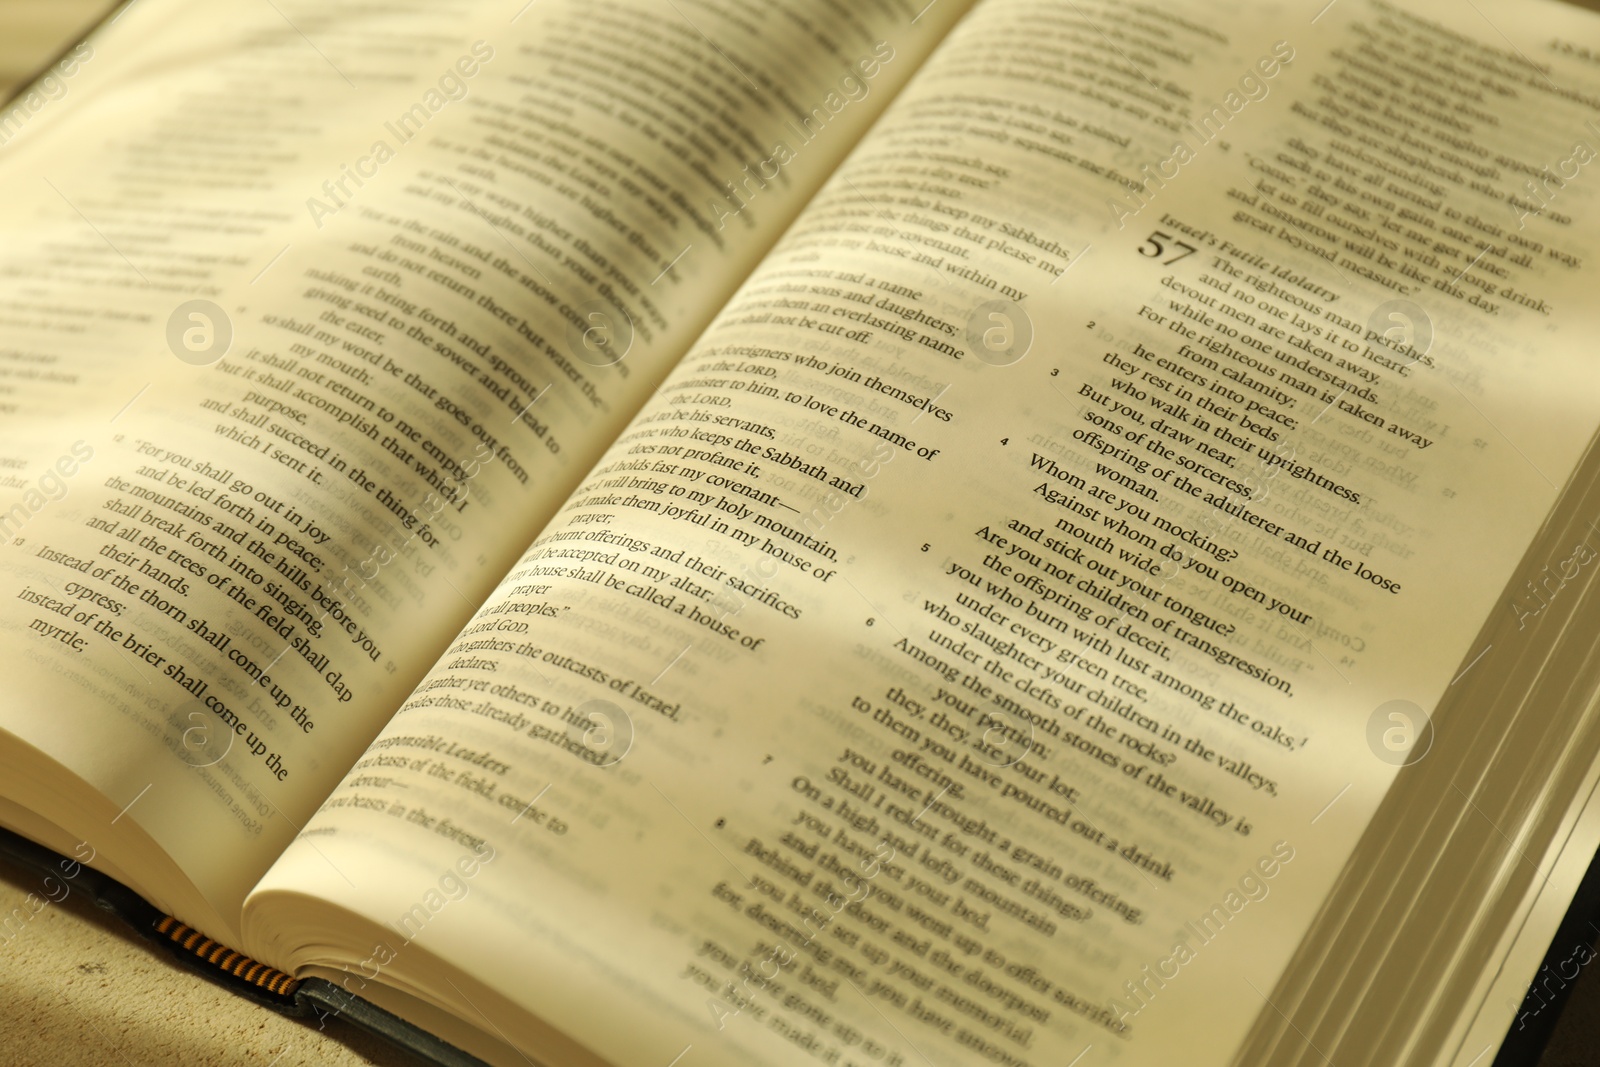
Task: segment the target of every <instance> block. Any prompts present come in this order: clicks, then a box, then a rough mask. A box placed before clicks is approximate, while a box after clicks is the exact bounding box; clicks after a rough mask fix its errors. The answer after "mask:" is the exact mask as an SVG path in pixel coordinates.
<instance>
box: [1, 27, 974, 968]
mask: <svg viewBox="0 0 1600 1067" xmlns="http://www.w3.org/2000/svg"><path fill="white" fill-rule="evenodd" d="M912 14H914V13H912ZM904 17H908V16H906V15H904V14H902V13H901V12H899V10H898V9H897V8H893V7H892V5H881V6H871V7H868V8H865V9H862V10H859V11H856V12H854V13H853V14H840V15H839V17H838V18H836V19H833V20H832V21H830V23H829V25H828V27H827V28H826V29H824V28H823V27H822V25H821V22H820V21H819V20H820V15H819V14H818V13H817V12H816V11H813V10H812V9H811V7H810V6H808V5H805V4H795V5H788V6H777V7H771V8H768V9H766V10H765V11H763V12H762V13H761V14H759V15H752V14H741V13H739V12H738V11H736V10H735V9H733V8H731V7H727V6H725V5H720V4H683V5H679V7H678V8H674V7H673V6H672V5H667V6H665V7H663V6H661V5H658V4H644V3H605V4H598V5H596V4H576V3H570V4H560V3H558V4H540V5H515V4H513V5H507V4H502V3H487V2H485V3H453V4H447V5H434V4H430V5H426V6H425V7H424V8H419V9H416V10H398V9H397V10H392V11H391V10H387V9H384V10H380V9H374V8H366V9H361V10H360V11H352V10H342V9H340V8H337V7H331V8H330V7H328V6H327V5H320V4H284V5H278V6H274V5H271V4H269V5H264V6H262V7H261V8H260V9H259V10H254V9H253V10H252V11H251V12H250V13H249V14H248V16H247V17H244V18H243V20H242V21H241V17H240V16H239V15H238V14H237V13H235V12H232V11H231V10H229V11H226V12H224V11H222V10H210V9H204V10H201V11H199V12H196V11H193V10H191V8H190V7H189V6H188V5H180V4H177V3H166V2H159V0H158V2H151V3H146V4H142V5H140V6H139V7H138V8H137V9H129V10H126V11H124V13H123V14H122V15H121V16H119V19H118V20H117V21H116V22H115V23H113V24H111V25H108V26H106V27H105V28H103V30H102V32H100V33H98V34H97V35H96V36H95V37H94V38H93V39H92V40H91V41H88V42H85V43H84V44H83V45H82V46H80V48H79V49H78V50H77V51H76V52H75V53H74V55H73V57H72V59H73V62H71V63H70V64H58V67H57V69H56V70H55V71H54V72H53V73H52V75H51V76H50V78H49V79H48V80H47V81H44V82H41V83H40V85H39V86H38V87H36V89H35V90H34V91H32V92H31V93H30V94H28V95H25V96H24V97H23V98H22V99H21V102H20V103H19V104H18V105H16V106H15V107H13V108H12V109H11V110H10V111H8V112H7V113H6V114H5V122H6V125H5V126H4V128H3V134H4V138H5V140H4V143H3V144H0V182H3V184H4V190H5V193H6V195H5V197H4V198H3V204H4V207H3V208H0V211H3V213H4V214H3V222H4V225H5V227H6V232H7V242H6V247H5V250H4V253H3V264H4V265H3V267H0V270H3V271H4V274H5V277H6V289H5V292H4V307H3V311H0V314H3V316H4V320H5V323H6V339H5V343H4V345H3V346H0V373H3V374H4V382H5V392H4V394H3V396H0V404H3V406H4V411H5V421H4V423H3V425H0V467H3V471H4V474H3V478H4V482H3V484H4V491H5V494H6V496H5V499H4V502H3V505H4V506H3V508H0V533H3V535H4V537H3V540H4V542H5V548H4V552H3V554H0V569H3V575H4V577H3V578H0V584H3V585H4V597H3V602H4V603H5V604H8V605H10V607H9V608H8V609H7V610H6V611H5V612H4V613H3V617H0V655H3V656H4V658H5V660H6V662H7V663H8V665H9V666H10V668H11V670H12V676H11V693H12V697H11V699H9V700H8V701H7V702H6V705H5V708H4V710H0V727H3V729H4V731H6V733H5V735H4V736H5V741H4V744H3V745H0V748H3V749H4V755H3V756H0V760H3V761H4V763H5V765H6V766H7V768H8V771H7V773H6V774H5V775H3V776H0V781H4V782H5V783H7V784H6V785H5V786H3V787H0V789H4V790H6V791H7V795H8V796H10V798H11V799H13V800H16V801H18V802H20V803H23V804H25V805H27V806H31V807H34V808H35V809H36V810H38V811H39V812H40V814H42V815H44V816H45V817H46V818H47V819H49V820H51V821H53V822H54V823H56V824H57V825H58V826H60V827H61V828H62V835H63V837H64V839H65V840H69V841H71V840H77V839H79V838H81V839H83V841H84V843H85V845H86V847H87V848H89V849H93V850H95V852H96V854H97V855H99V854H104V855H105V856H106V857H107V862H108V863H111V864H114V865H116V866H117V867H118V869H120V870H123V871H126V872H128V873H129V874H130V875H131V876H132V880H133V882H134V884H135V887H136V888H138V889H140V890H141V891H142V892H144V893H146V894H147V895H149V896H150V897H151V898H152V899H153V900H154V901H155V902H156V903H157V904H158V905H160V906H162V907H164V908H168V909H170V910H173V911H175V912H177V914H178V915H179V916H180V917H182V918H184V919H185V920H187V921H189V922H191V923H193V924H195V925H197V926H200V927H201V928H203V929H205V930H207V931H208V932H209V933H212V934H213V935H214V936H216V937H218V938H220V939H223V940H232V941H235V942H236V941H237V919H238V908H239V906H240V904H241V903H242V900H243V897H244V893H245V891H246V890H247V889H248V888H249V887H250V886H251V885H252V884H254V882H255V881H256V879H257V878H258V877H259V876H260V874H261V873H262V872H263V871H264V870H265V869H266V867H267V865H268V864H269V863H270V862H271V860H272V859H273V858H274V857H275V856H276V855H277V854H278V852H279V851H281V849H282V847H283V845H284V844H285V843H286V842H287V841H288V839H289V838H290V837H291V836H292V835H293V834H294V833H295V832H296V831H297V830H298V829H299V828H300V827H302V826H303V825H304V822H305V819H306V818H307V816H308V815H309V814H310V813H311V812H312V811H313V810H314V809H315V808H316V806H317V805H318V804H319V803H321V801H322V800H323V799H324V798H325V797H326V795H327V793H328V791H329V790H330V789H331V788H332V786H333V785H334V783H335V782H337V781H338V779H339V778H341V777H342V776H343V775H344V774H345V773H346V772H347V771H348V770H349V768H350V765H351V764H352V763H353V762H354V761H355V759H356V757H357V756H358V755H359V754H360V752H361V751H362V750H363V749H364V748H365V746H366V744H367V743H368V742H369V741H370V740H371V739H372V737H373V736H374V734H375V732H376V730H377V729H378V727H379V726H380V725H381V724H382V723H383V722H384V721H385V720H386V719H387V718H388V716H389V715H390V714H391V713H392V712H393V710H394V709H395V708H396V707H397V706H398V704H399V702H400V699H401V698H402V697H403V696H404V694H406V693H407V692H409V691H411V690H412V689H413V688H414V686H415V685H416V683H417V681H418V680H419V678H420V677H421V675H422V673H423V672H424V671H425V670H426V669H427V667H428V666H429V665H430V664H432V662H433V661H434V659H435V658H436V657H437V656H438V655H439V653H440V652H441V651H442V649H443V648H444V646H445V645H446V644H447V643H448V642H449V640H450V639H451V638H452V637H453V636H454V635H455V634H456V632H457V631H458V630H459V629H460V627H461V625H462V624H463V623H464V622H465V621H466V619H467V618H468V617H469V616H470V614H471V612H472V610H473V609H474V608H476V607H477V606H478V605H479V604H480V603H481V601H482V599H483V597H484V596H485V595H486V594H487V592H488V591H489V589H490V588H491V587H492V586H493V584H494V583H495V582H496V581H497V580H498V579H499V578H500V577H501V576H502V575H503V574H504V573H505V572H506V570H507V568H508V567H509V566H510V565H511V564H512V563H513V562H514V561H515V560H516V558H517V557H518V556H519V555H520V553H521V552H522V551H523V550H525V549H526V548H527V545H528V543H529V541H531V539H532V538H533V536H534V534H535V533H536V532H537V530H538V529H539V528H540V527H541V526H542V525H543V524H544V522H545V521H546V519H547V518H548V517H549V515H550V514H551V513H552V512H553V511H554V510H555V508H556V507H557V506H558V505H559V503H560V502H561V501H562V500H563V499H564V498H565V497H566V495H567V493H568V491H569V490H570V489H571V488H572V487H573V486H574V485H575V484H576V483H577V481H578V479H579V478H580V477H581V476H582V475H583V473H584V472H585V471H587V470H588V469H589V467H590V466H592V464H593V462H594V461H595V459H596V458H597V457H598V455H599V454H600V452H601V450H602V449H603V448H604V447H605V446H606V445H607V444H609V443H610V441H611V439H612V438H614V437H615V435H616V434H617V432H618V431H619V430H620V429H621V428H622V426H624V425H625V423H626V421H627V420H628V418H630V417H631V416H632V414H633V413H634V412H635V411H636V410H637V409H638V407H639V406H640V405H641V404H642V403H643V402H644V400H645V399H646V398H647V397H648V395H649V394H650V392H651V390H652V388H653V387H654V386H655V385H656V384H657V383H658V382H659V381H660V379H661V378H662V376H663V375H664V374H665V373H666V371H667V370H668V369H669V368H670V366H671V365H672V364H673V362H674V361H675V360H676V359H677V358H679V357H680V356H681V355H682V354H683V352H684V351H685V350H686V349H687V347H688V344H689V342H690V340H691V339H692V338H693V337H694V336H695V335H696V334H698V333H699V332H700V330H701V329H702V328H703V327H704V325H705V324H706V323H707V322H708V321H709V319H710V318H711V316H712V314H713V313H714V312H715V311H716V309H717V308H718V307H720V306H721V305H722V304H723V303H724V302H725V300H726V299H727V297H728V295H729V294H730V293H731V292H732V291H733V289H734V287H735V286H736V285H737V284H738V283H739V282H740V281H741V280H742V279H743V278H744V276H745V275H746V274H747V273H748V272H749V270H750V269H751V267H752V266H753V265H754V263H755V261H756V260H757V259H758V258H759V256H760V255H761V254H762V253H763V252H764V251H765V250H766V249H767V248H769V247H770V246H771V245H772V243H773V242H774V241H775V240H776V239H777V237H778V235H779V233H780V232H781V230H782V228H783V227H784V226H785V225H786V224H787V222H788V221H789V220H790V219H791V218H792V217H793V215H794V214H795V213H796V212H797V211H798V210H799V208H800V206H801V205H802V204H803V203H804V202H805V200H806V199H807V198H808V196H809V194H810V193H811V192H812V191H814V189H815V188H816V187H817V186H818V185H819V184H820V181H821V180H822V178H823V177H824V176H825V175H826V174H827V173H828V172H829V171H830V170H831V169H832V168H833V166H834V165H835V164H836V163H837V162H838V161H839V160H840V159H841V158H842V157H843V154H844V152H845V151H846V150H847V149H848V147H849V146H850V145H851V144H852V143H853V142H854V140H855V139H856V138H857V137H858V135H859V134H860V132H861V131H862V130H864V129H865V128H866V126H867V125H868V124H870V122H871V121H872V119H873V118H874V117H875V116H876V115H877V114H878V113H879V112H880V111H881V110H882V109H883V106H884V105H885V104H886V103H887V101H888V99H889V98H890V97H891V96H893V94H894V92H895V91H896V89H897V88H898V86H899V85H900V84H902V83H903V82H904V81H905V79H906V78H907V76H908V75H909V73H910V69H911V67H913V66H914V65H915V64H916V62H917V61H918V59H919V58H920V57H919V53H918V50H919V48H920V49H921V51H922V52H924V53H925V52H926V50H927V48H928V47H929V45H930V44H931V42H932V41H934V40H936V39H937V37H938V34H939V32H940V27H941V26H944V25H948V22H949V21H950V17H953V16H947V15H946V14H945V13H940V15H939V16H938V17H937V18H932V17H930V18H928V19H924V20H922V22H921V24H920V26H919V27H918V32H917V34H916V35H914V36H910V37H906V38H903V39H902V40H901V41H900V45H901V48H900V49H899V50H897V47H896V46H895V45H891V44H890V43H889V41H888V40H887V26H888V25H889V24H890V23H891V22H893V23H899V22H900V21H902V20H903V18H904ZM797 34H798V35H800V36H801V38H802V39H804V40H805V41H807V42H808V43H807V47H806V48H804V49H802V50H794V49H792V48H791V47H790V44H791V43H792V39H793V37H794V35H797ZM802 101H805V102H812V103H814V105H815V106H814V107H812V106H807V107H801V106H800V102H802ZM46 760H49V761H56V763H58V764H59V765H60V767H61V768H64V770H52V771H48V772H46V771H45V770H43V769H42V768H44V767H47V766H53V765H52V764H48V763H47V762H46ZM24 768H26V770H25V771H24ZM67 772H70V773H71V774H72V775H73V776H74V777H73V778H71V779H70V783H71V784H70V785H69V784H68V779H66V778H65V777H64V774H65V773H67ZM51 798H54V799H51ZM146 834H147V835H148V836H149V838H151V839H153V841H154V843H155V847H154V848H152V847H150V842H149V841H146V840H143V839H142V835H146ZM135 838H141V839H140V840H137V841H135ZM167 857H171V859H172V860H173V861H175V862H176V864H177V867H178V868H179V869H180V870H181V872H182V873H183V875H184V876H186V878H187V879H188V880H189V881H190V882H192V887H191V888H192V889H193V892H190V891H189V889H186V888H185V887H183V886H177V885H174V884H173V880H172V877H171V872H170V871H169V870H168V867H169V864H168V862H167Z"/></svg>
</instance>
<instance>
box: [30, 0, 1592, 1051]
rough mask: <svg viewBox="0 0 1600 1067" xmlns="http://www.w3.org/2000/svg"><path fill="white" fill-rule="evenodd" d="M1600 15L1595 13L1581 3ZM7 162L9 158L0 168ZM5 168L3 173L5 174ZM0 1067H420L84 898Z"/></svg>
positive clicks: (44, 960) (35, 32) (37, 937)
mask: <svg viewBox="0 0 1600 1067" xmlns="http://www.w3.org/2000/svg"><path fill="white" fill-rule="evenodd" d="M1580 2H1582V3H1583V5H1584V6H1586V7H1600V0H1580ZM113 6H115V5H114V4H109V3H107V2H106V0H50V2H43V0H40V2H35V3H17V2H14V0H13V2H10V3H4V4H0V98H3V97H4V96H5V95H6V94H7V93H8V92H9V91H10V89H11V87H12V86H14V85H15V84H16V83H18V82H20V81H21V80H22V79H24V78H26V77H28V76H29V75H30V74H32V73H33V72H34V71H35V70H36V69H37V68H38V67H39V66H40V65H41V64H43V63H45V62H46V61H48V60H49V58H50V57H51V56H52V55H54V54H55V53H56V52H57V51H59V50H60V49H61V48H62V47H63V46H64V45H65V44H67V43H68V42H70V41H71V40H73V38H75V37H77V36H78V35H80V34H81V33H83V32H84V31H85V30H86V29H87V28H88V27H90V26H92V25H93V24H94V23H95V22H96V21H98V20H99V19H100V18H101V17H102V16H103V14H104V13H105V12H106V11H107V10H109V9H110V8H111V7H113ZM0 160H3V157H0ZM0 165H3V163H0ZM39 890H40V885H39V883H38V880H37V879H36V878H34V877H32V876H30V875H29V874H28V873H27V872H25V871H23V870H21V869H20V868H17V867H13V866H10V865H9V864H5V863H4V862H0V917H3V916H9V915H11V914H12V912H13V909H16V908H22V909H23V913H24V914H26V913H27V911H28V910H29V909H28V908H26V907H25V906H24V904H23V901H24V900H25V898H26V897H27V895H28V894H29V893H30V892H31V893H36V894H38V893H39ZM1596 970H1600V968H1592V967H1591V968H1585V969H1584V972H1583V974H1582V975H1580V977H1579V978H1578V982H1577V985H1576V986H1575V987H1574V989H1573V993H1572V999H1571V1001H1570V1002H1569V1003H1568V1004H1567V1007H1566V1009H1565V1011H1564V1012H1563V1013H1562V1017H1561V1021H1560V1022H1559V1024H1558V1025H1557V1027H1556V1031H1555V1034H1554V1036H1553V1037H1552V1038H1551V1040H1550V1044H1549V1046H1548V1047H1547V1048H1546V1050H1545V1054H1544V1056H1543V1057H1542V1058H1541V1059H1540V1060H1539V1067H1592V1065H1593V1064H1595V1063H1600V1056H1597V1055H1596V1051H1597V1046H1600V1023H1597V1022H1596V1020H1600V978H1597V977H1596V975H1595V971H1596ZM0 1004H3V1005H4V1008H3V1009H0V1067H8V1065H11V1064H22V1063H28V1064H41V1065H42V1064H58V1063H71V1064H76V1065H79V1067H145V1065H146V1064H151V1065H154V1064H172V1063H230V1064H259V1065H262V1067H302V1065H304V1067H363V1065H365V1067H415V1064H416V1063H417V1062H418V1061H416V1060H415V1059H413V1058H412V1057H410V1056H407V1055H405V1054H404V1053H401V1052H399V1051H398V1050H396V1049H394V1048H392V1047H391V1046H389V1045H387V1044H386V1043H384V1042H383V1041H381V1040H379V1039H377V1038H374V1037H371V1036H369V1035H367V1034H366V1033H364V1032H362V1031H360V1030H357V1029H355V1028H354V1027H352V1026H350V1025H349V1024H347V1023H345V1022H343V1021H341V1020H338V1019H334V1020H331V1021H330V1022H329V1023H328V1024H327V1027H326V1029H324V1030H319V1029H318V1028H317V1025H316V1023H315V1022H311V1023H305V1022H301V1021H300V1020H296V1019H288V1018H284V1017H283V1016H280V1015H277V1014H275V1013H273V1012H271V1011H268V1010H266V1009H264V1008H261V1007H258V1006H257V1005H255V1004H252V1003H250V1002H248V1001H246V1000H243V999H242V998H240V997H238V996H235V995H234V994H232V993H230V992H228V991H226V990H223V989H221V988H219V987H217V986H215V985H212V984H211V983H209V982H207V981H205V980H204V979H202V978H200V977H198V976H196V975H193V974H190V973H189V972H187V971H185V970H183V969H181V968H179V967H177V966H175V965H174V964H173V963H172V962H171V961H170V960H169V959H168V958H167V957H165V956H162V955H159V954H157V952H156V951H155V950H154V949H153V948H152V947H150V946H149V945H147V944H146V943H145V942H144V941H142V940H140V939H139V938H138V937H137V936H135V935H134V934H133V933H131V932H130V931H129V930H128V929H127V927H126V926H124V925H123V924H122V922H121V921H120V920H118V919H114V918H112V917H111V916H109V915H107V914H106V913H105V912H102V911H100V910H98V909H97V908H95V907H94V906H93V905H92V904H91V903H90V902H89V901H88V899H87V898H86V897H84V895H83V894H82V893H74V894H72V895H71V896H69V897H68V898H67V899H66V900H64V901H62V902H61V903H59V904H51V905H49V906H47V907H46V908H45V909H44V910H43V911H41V912H39V913H38V914H36V915H35V916H34V917H33V918H32V919H31V920H29V921H28V922H27V923H26V924H25V925H23V926H22V927H21V928H20V930H17V932H16V934H15V936H13V937H11V938H10V940H0Z"/></svg>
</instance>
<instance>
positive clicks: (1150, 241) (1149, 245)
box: [1139, 230, 1199, 267]
mask: <svg viewBox="0 0 1600 1067" xmlns="http://www.w3.org/2000/svg"><path fill="white" fill-rule="evenodd" d="M1169 245H1170V246H1171V247H1172V248H1181V249H1183V251H1182V252H1179V253H1178V254H1177V255H1175V256H1173V257H1172V258H1171V259H1161V257H1162V256H1164V255H1166V254H1167V248H1168V246H1169ZM1198 251H1199V249H1197V248H1196V247H1195V246H1194V245H1192V244H1188V243H1187V242H1184V241H1177V240H1174V239H1173V237H1172V235H1171V234H1170V233H1162V232H1161V231H1160V230H1157V231H1156V232H1155V233H1152V234H1151V235H1150V236H1149V237H1146V238H1145V239H1144V244H1142V245H1140V246H1139V254H1140V255H1141V256H1145V257H1146V258H1148V259H1161V265H1162V266H1163V267H1170V266H1171V265H1172V264H1174V263H1176V262H1178V260H1180V259H1182V258H1183V257H1184V256H1192V255H1194V254H1195V253H1196V252H1198Z"/></svg>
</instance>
